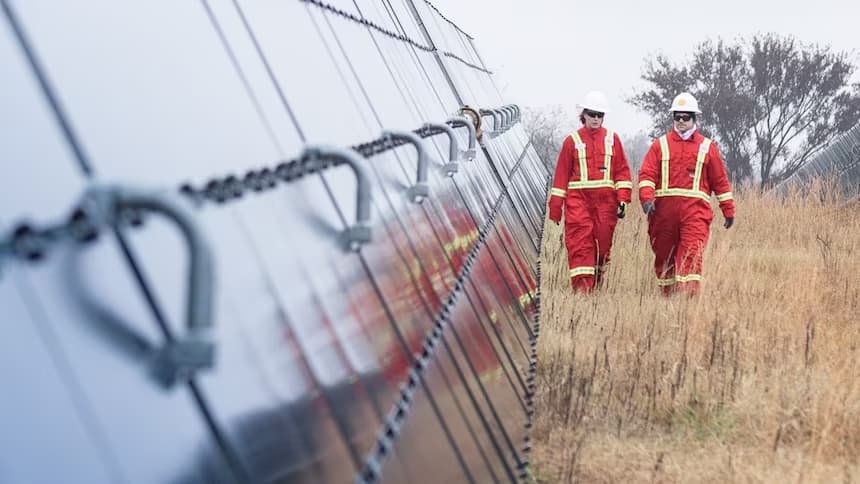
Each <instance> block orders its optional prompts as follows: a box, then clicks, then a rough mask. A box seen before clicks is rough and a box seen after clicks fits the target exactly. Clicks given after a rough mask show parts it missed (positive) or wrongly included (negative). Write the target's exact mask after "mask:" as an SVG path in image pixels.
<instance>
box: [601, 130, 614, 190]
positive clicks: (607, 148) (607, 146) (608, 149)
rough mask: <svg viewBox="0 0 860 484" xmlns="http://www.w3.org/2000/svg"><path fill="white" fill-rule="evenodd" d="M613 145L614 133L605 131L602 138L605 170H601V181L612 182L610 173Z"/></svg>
mask: <svg viewBox="0 0 860 484" xmlns="http://www.w3.org/2000/svg"><path fill="white" fill-rule="evenodd" d="M613 145H615V133H614V132H612V131H610V130H608V129H607V130H606V136H605V137H604V138H603V146H604V150H603V151H604V153H605V156H604V160H603V166H604V167H605V168H606V169H605V170H603V179H604V180H606V181H610V180H612V176H611V174H610V173H611V172H612V146H613Z"/></svg>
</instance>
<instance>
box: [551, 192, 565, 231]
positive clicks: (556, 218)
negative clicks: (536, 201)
mask: <svg viewBox="0 0 860 484" xmlns="http://www.w3.org/2000/svg"><path fill="white" fill-rule="evenodd" d="M563 205H564V201H563V200H561V199H558V198H556V197H552V199H551V200H550V201H549V219H550V220H552V221H553V222H555V224H556V225H558V223H559V222H561V209H562V206H563Z"/></svg>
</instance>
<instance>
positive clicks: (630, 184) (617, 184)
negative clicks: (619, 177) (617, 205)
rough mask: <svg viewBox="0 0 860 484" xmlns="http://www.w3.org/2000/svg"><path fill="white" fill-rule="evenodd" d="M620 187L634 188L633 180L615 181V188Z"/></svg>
mask: <svg viewBox="0 0 860 484" xmlns="http://www.w3.org/2000/svg"><path fill="white" fill-rule="evenodd" d="M619 188H629V189H631V190H633V182H630V181H620V182H615V189H616V190H618V189H619Z"/></svg>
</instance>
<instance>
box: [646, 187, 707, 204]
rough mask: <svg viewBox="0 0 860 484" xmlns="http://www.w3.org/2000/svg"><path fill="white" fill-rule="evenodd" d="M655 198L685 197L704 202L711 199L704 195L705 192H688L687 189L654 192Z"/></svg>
mask: <svg viewBox="0 0 860 484" xmlns="http://www.w3.org/2000/svg"><path fill="white" fill-rule="evenodd" d="M654 196H655V197H687V198H699V199H702V200H704V201H706V202H710V201H711V197H709V196H707V195H705V192H702V191H699V190H690V189H687V188H670V189H668V190H657V191H655V192H654Z"/></svg>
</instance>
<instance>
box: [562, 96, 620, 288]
mask: <svg viewBox="0 0 860 484" xmlns="http://www.w3.org/2000/svg"><path fill="white" fill-rule="evenodd" d="M577 107H578V108H580V109H581V110H582V111H581V112H580V115H579V120H580V122H581V123H582V125H583V126H582V127H581V128H580V129H578V130H577V131H574V132H573V133H571V134H570V136H568V137H567V138H565V140H564V143H563V144H562V147H561V152H560V153H559V155H558V162H557V163H556V167H555V178H554V179H553V183H552V189H551V192H550V199H549V218H550V219H551V220H552V221H554V222H555V223H559V222H560V221H561V217H562V211H564V244H565V246H566V247H567V261H568V268H569V270H570V283H571V285H572V287H573V290H574V291H575V292H589V291H591V290H592V289H593V288H594V287H595V285H596V284H599V283H600V282H601V278H602V276H603V273H604V271H605V270H606V265H607V264H608V263H609V251H610V249H611V248H612V235H613V234H614V233H615V225H616V223H617V222H618V219H620V218H624V214H625V212H626V209H627V204H628V203H630V193H631V192H632V191H633V183H632V182H631V181H630V167H629V166H628V165H627V157H626V156H625V155H624V148H623V147H622V146H621V139H620V138H619V137H618V135H617V134H615V133H614V132H612V131H610V130H608V129H606V128H604V127H603V117H604V115H605V114H606V113H608V112H609V107H608V102H607V100H606V96H605V95H604V94H603V93H601V92H598V91H593V92H590V93H588V94H587V95H586V96H585V99H584V100H583V102H582V103H581V104H579V105H578V106H577Z"/></svg>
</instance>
